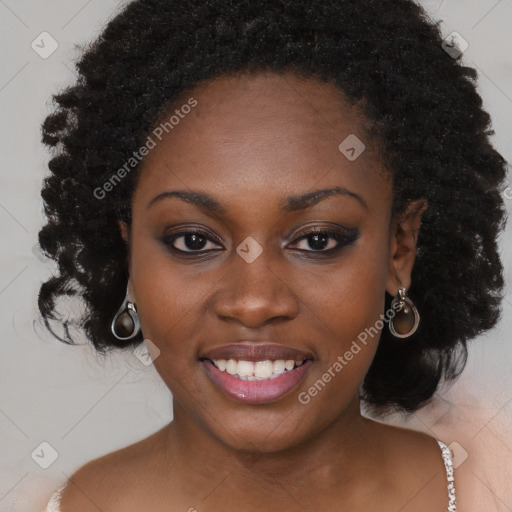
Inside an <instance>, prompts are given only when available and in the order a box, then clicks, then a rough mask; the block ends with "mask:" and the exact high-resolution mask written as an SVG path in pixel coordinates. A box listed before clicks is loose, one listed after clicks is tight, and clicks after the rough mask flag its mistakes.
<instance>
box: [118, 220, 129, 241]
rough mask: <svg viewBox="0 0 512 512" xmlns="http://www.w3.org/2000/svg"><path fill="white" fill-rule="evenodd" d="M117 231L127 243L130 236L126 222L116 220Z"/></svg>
mask: <svg viewBox="0 0 512 512" xmlns="http://www.w3.org/2000/svg"><path fill="white" fill-rule="evenodd" d="M118 226H119V231H120V232H121V237H122V238H123V240H124V241H125V242H126V243H129V240H130V237H129V232H128V225H127V224H126V222H124V221H122V220H120V221H118Z"/></svg>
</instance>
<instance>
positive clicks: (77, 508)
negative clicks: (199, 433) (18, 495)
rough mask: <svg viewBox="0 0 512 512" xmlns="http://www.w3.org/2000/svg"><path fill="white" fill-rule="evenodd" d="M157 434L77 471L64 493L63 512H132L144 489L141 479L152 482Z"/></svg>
mask: <svg viewBox="0 0 512 512" xmlns="http://www.w3.org/2000/svg"><path fill="white" fill-rule="evenodd" d="M157 434H158V433H157ZM157 434H153V435H152V436H149V437H148V438H146V439H143V440H142V441H139V442H137V443H135V444H132V445H130V446H127V447H125V448H121V449H119V450H116V451H114V452H111V453H108V454H106V455H103V456H101V457H98V458H96V459H94V460H91V461H89V462H87V463H86V464H84V465H83V466H81V467H80V468H79V469H77V470H76V471H75V472H74V473H73V474H72V475H71V476H70V477H69V479H68V481H67V483H66V486H65V488H64V490H63V491H62V497H61V502H60V512H98V511H99V510H101V511H102V512H111V511H112V512H114V511H115V512H117V511H119V510H123V511H126V512H129V511H130V510H132V508H133V505H134V503H136V502H137V497H138V494H137V493H140V492H141V490H142V489H143V487H144V482H143V481H142V480H141V476H140V475H144V477H146V476H147V477H148V478H150V470H149V461H150V459H151V454H152V452H153V449H154V446H155V445H154V441H155V436H156V435H157ZM137 484H140V485H137Z"/></svg>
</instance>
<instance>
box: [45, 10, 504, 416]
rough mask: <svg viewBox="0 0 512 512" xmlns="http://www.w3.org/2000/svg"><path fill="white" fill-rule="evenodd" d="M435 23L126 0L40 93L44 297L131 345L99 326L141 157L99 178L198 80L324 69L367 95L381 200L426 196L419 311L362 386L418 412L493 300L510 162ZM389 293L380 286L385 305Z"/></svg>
mask: <svg viewBox="0 0 512 512" xmlns="http://www.w3.org/2000/svg"><path fill="white" fill-rule="evenodd" d="M439 24H440V22H439V21H437V22H436V21H434V20H432V19H431V18H430V17H429V16H428V15H427V14H426V12H425V11H424V10H423V9H422V8H421V7H420V6H419V5H417V4H416V3H414V2H412V1H410V0H393V1H391V0H357V1H354V0H259V1H254V0H168V1H163V0H136V1H132V2H130V3H129V4H127V5H126V6H125V7H124V8H123V9H122V11H120V12H119V13H118V14H117V15H116V16H115V17H114V18H113V19H112V20H111V21H109V23H108V24H107V26H106V28H105V29H104V31H103V33H102V34H101V35H100V36H99V37H98V39H97V40H95V41H94V42H92V43H91V44H90V45H89V46H88V47H87V48H85V49H83V54H82V55H81V57H80V60H79V61H78V62H77V64H76V67H77V70H78V79H77V81H76V83H75V84H74V85H72V86H69V87H67V88H64V89H63V90H62V91H61V92H60V93H59V94H55V95H53V96H52V97H53V101H54V109H53V111H52V113H51V114H50V115H48V117H47V118H46V119H45V121H44V123H43V126H42V133H43V142H44V143H45V144H46V145H48V146H49V147H51V148H53V149H52V158H51V160H50V162H49V168H50V170H51V174H49V176H47V177H46V178H45V179H44V185H43V188H42V197H43V201H44V211H45V215H46V217H47V223H46V224H45V225H44V226H43V227H42V229H41V230H40V232H39V243H40V246H41V248H42V250H43V252H44V254H46V255H47V256H48V257H50V258H52V259H54V260H56V262H57V268H58V275H55V276H52V277H51V278H50V279H49V280H48V281H46V282H44V283H42V285H41V288H40V292H39V299H38V304H39V309H40V312H41V314H42V317H43V319H44V322H45V325H46V327H47V328H48V329H50V330H51V332H52V333H53V334H54V335H55V336H57V335H56V334H55V332H54V331H53V330H52V329H51V328H50V324H49V320H56V321H58V322H60V324H61V325H63V326H64V332H65V335H64V337H63V338H62V337H60V336H57V337H58V338H59V339H61V340H62V341H64V342H66V343H70V344H74V341H73V339H72V337H71V336H70V335H69V329H68V323H69V320H68V319H65V318H63V317H62V315H59V314H57V308H56V305H57V299H58V298H59V297H62V296H64V295H76V296H77V297H78V298H80V299H83V301H84V304H85V305H86V310H85V313H84V314H83V315H82V316H81V319H80V321H79V322H78V323H79V326H80V328H81V329H83V331H84V332H85V333H86V336H87V338H88V339H89V340H90V341H92V343H93V344H94V347H95V348H96V350H97V351H98V353H100V354H102V355H105V354H106V353H107V352H109V351H110V350H111V349H114V348H116V347H117V348H133V346H135V345H138V344H139V343H141V342H142V340H143V336H142V334H140V335H139V336H138V337H137V338H136V339H134V340H133V341H132V342H131V343H129V344H127V343H124V342H120V341H118V340H117V339H116V338H115V337H114V336H113V335H112V334H111V332H110V323H111V321H112V318H113V316H114V314H115V313H116V311H117V310H118V308H119V306H120V304H121V303H122V301H123V298H124V295H125V292H126V285H127V279H128V259H127V257H128V254H127V250H128V249H127V245H126V244H125V242H124V241H123V239H122V237H121V235H120V232H119V228H118V221H119V220H123V221H125V222H127V223H128V224H130V222H131V214H130V211H131V198H132V193H133V191H134V188H135V186H136V183H137V175H138V173H137V171H138V169H139V168H140V164H138V165H137V166H135V168H134V169H133V170H132V171H131V172H130V173H128V174H127V175H126V177H124V179H123V180H121V181H120V182H119V183H118V184H117V185H116V186H115V187H113V190H112V191H111V192H110V193H109V195H108V198H104V199H100V198H98V197H97V196H98V194H95V193H94V191H95V190H97V189H98V187H100V186H101V185H102V184H104V183H105V182H106V181H108V180H109V178H111V176H112V175H113V174H114V173H115V172H116V171H117V170H118V169H120V168H122V167H123V165H124V164H125V162H126V161H127V160H128V159H129V158H130V157H132V156H133V152H134V151H135V150H136V149H137V148H140V147H141V146H142V145H143V144H144V142H145V141H146V140H147V137H148V134H150V133H151V132H152V130H153V129H154V128H155V126H157V124H156V123H157V122H158V120H160V119H161V118H162V116H163V115H164V114H165V113H167V112H169V111H170V110H171V107H172V106H173V105H175V104H176V101H177V100H178V99H179V98H182V97H183V94H184V93H186V92H187V93H189V92H190V91H192V90H193V88H194V87H195V86H196V85H198V84H199V83H200V82H201V81H205V80H208V79H212V78H214V77H218V76H221V75H224V76H228V75H232V74H235V73H238V72H249V73H252V72H254V73H257V72H258V71H263V70H266V71H268V70H270V71H273V72H276V73H279V72H284V71H290V70H291V71H292V72H294V73H295V74H296V75H297V76H299V77H306V78H307V77H313V78H316V79H318V80H321V81H332V82H333V83H334V85H335V86H336V87H337V88H338V89H340V90H341V91H343V93H344V95H345V96H346V98H347V99H348V101H349V102H350V103H351V104H353V105H355V104H357V105H361V106H362V112H363V114H364V117H365V118H366V120H367V121H368V122H369V123H370V126H371V133H372V136H373V137H375V139H374V140H375V141H378V142H379V147H381V148H382V150H381V153H382V155H381V157H382V161H383V163H384V164H385V166H386V167H387V168H389V169H390V170H391V172H392V181H393V189H394V196H393V197H394V198H393V205H392V213H393V214H399V213H400V212H403V211H404V209H405V208H406V207H407V205H408V204H409V203H410V202H411V201H414V200H416V199H422V198H424V199H426V200H427V201H428V209H427V210H426V212H425V213H424V214H423V218H422V226H421V234H420V237H419V241H418V253H417V259H416V262H415V265H414V268H413V273H412V283H413V285H412V290H411V293H410V296H411V298H412V300H413V301H414V303H415V304H416V306H417V308H418V310H419V311H420V313H421V317H422V321H421V323H420V327H419V329H418V330H417V331H416V333H415V334H414V335H413V336H412V337H411V338H410V339H409V340H408V341H407V342H406V343H404V342H403V340H402V341H400V340H397V339H396V338H394V337H393V336H392V335H391V334H390V333H389V332H388V331H387V329H384V330H383V331H382V334H381V339H380V343H379V346H378V350H377V353H376V356H375V358H374V361H373V363H372V365H371V367H370V369H369V371H368V373H367V375H366V377H365V379H364V382H363V384H362V386H361V398H362V399H363V400H364V401H365V402H366V404H367V405H368V407H369V409H373V410H374V411H377V413H378V411H388V412H389V410H398V411H402V412H406V413H410V412H413V411H415V410H417V409H419V408H420V407H422V406H423V405H425V404H426V403H428V401H429V400H430V399H431V397H432V396H433V394H434V393H435V391H436V389H437V387H438V385H439V383H440V382H441V380H442V379H446V380H453V379H455V378H456V377H457V376H458V375H459V374H460V372H461V371H462V369H463V367H464V366H465V363H466V359H467V348H466V347H467V345H466V343H467V341H468V340H469V339H471V338H474V337H475V336H477V335H478V334H480V333H482V332H483V331H485V330H488V329H490V328H492V327H493V326H494V325H495V324H496V322H497V321H498V319H499V318H500V315H501V300H502V298H503V296H502V291H503V269H502V264H501V261H500V257H499V254H498V246H497V242H498V236H499V234H500V231H501V230H502V229H503V228H504V225H505V208H504V204H503V203H504V201H503V198H502V189H503V187H504V180H505V176H506V162H505V160H504V158H503V157H502V156H501V155H500V154H499V153H498V152H497V151H496V150H495V148H494V147H493V146H492V144H491V142H490V140H489V139H490V135H492V134H493V133H494V132H493V131H492V129H491V121H490V116H489V114H488V113H487V112H485V111H484V110H483V108H482V99H481V97H480V96H479V94H478V92H477V90H476V80H477V73H476V71H475V70H474V69H473V68H470V67H467V66H464V65H463V64H462V62H461V59H460V57H458V58H453V57H454V56H453V55H452V56H450V55H449V54H448V53H447V52H446V51H445V50H444V49H443V47H442V41H443V39H442V36H441V31H440V28H439ZM391 299H392V297H390V296H389V295H388V294H387V293H386V310H388V309H389V307H390V303H391Z"/></svg>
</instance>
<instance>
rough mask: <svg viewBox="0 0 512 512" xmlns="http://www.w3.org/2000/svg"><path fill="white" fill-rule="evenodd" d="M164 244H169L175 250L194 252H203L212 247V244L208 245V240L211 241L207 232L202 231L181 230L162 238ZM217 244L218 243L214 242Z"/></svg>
mask: <svg viewBox="0 0 512 512" xmlns="http://www.w3.org/2000/svg"><path fill="white" fill-rule="evenodd" d="M163 242H164V243H165V245H167V246H169V247H170V249H171V250H173V251H177V252H185V253H187V252H188V253H194V252H205V251H210V250H212V249H213V247H212V246H210V247H208V242H211V243H212V242H213V240H212V239H211V237H210V236H209V235H208V233H205V232H204V231H198V230H194V231H181V232H179V233H174V234H172V235H168V236H166V237H165V238H164V239H163ZM214 246H218V244H214Z"/></svg>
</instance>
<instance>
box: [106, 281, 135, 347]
mask: <svg viewBox="0 0 512 512" xmlns="http://www.w3.org/2000/svg"><path fill="white" fill-rule="evenodd" d="M110 330H111V331H112V334H113V335H114V336H115V337H116V338H117V339H118V340H119V341H128V340H131V339H133V338H135V336H137V335H138V334H139V332H140V323H139V315H138V313H137V306H136V305H135V301H134V300H133V290H132V286H131V283H130V281H129V280H128V285H127V286H126V296H125V298H124V300H123V303H122V304H121V307H120V308H119V309H118V310H117V313H116V314H115V316H114V318H113V319H112V324H111V325H110Z"/></svg>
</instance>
